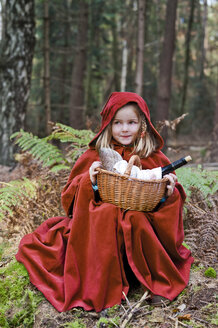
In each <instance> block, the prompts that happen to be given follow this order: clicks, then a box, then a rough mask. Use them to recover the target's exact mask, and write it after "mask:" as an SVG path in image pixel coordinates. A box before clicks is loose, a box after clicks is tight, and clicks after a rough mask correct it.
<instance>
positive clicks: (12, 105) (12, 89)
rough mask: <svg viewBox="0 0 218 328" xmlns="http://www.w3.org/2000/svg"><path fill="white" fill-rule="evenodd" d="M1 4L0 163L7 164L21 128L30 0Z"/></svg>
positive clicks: (29, 54) (29, 53) (30, 48)
mask: <svg viewBox="0 0 218 328" xmlns="http://www.w3.org/2000/svg"><path fill="white" fill-rule="evenodd" d="M2 4H3V6H4V20H3V24H4V26H3V31H4V33H3V35H2V39H1V43H0V58H1V65H0V90H1V93H0V141H1V142H0V163H2V164H7V165H9V164H10V165H11V164H12V163H13V161H14V158H13V152H14V145H13V144H12V142H11V141H10V136H11V135H12V133H13V132H15V131H17V130H19V129H20V128H24V124H25V117H26V107H27V102H28V98H29V90H30V81H31V69H32V58H33V54H34V43H35V35H34V26H35V23H34V0H11V1H5V2H2Z"/></svg>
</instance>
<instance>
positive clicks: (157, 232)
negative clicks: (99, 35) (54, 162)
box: [16, 144, 193, 312]
mask: <svg viewBox="0 0 218 328" xmlns="http://www.w3.org/2000/svg"><path fill="white" fill-rule="evenodd" d="M115 150H116V151H118V152H119V153H120V154H121V155H122V157H123V158H124V159H125V160H127V161H128V160H129V158H130V157H131V155H132V148H131V147H123V146H122V145H119V144H115ZM98 159H99V156H98V153H97V152H96V150H95V149H94V148H93V146H92V145H91V146H90V149H89V150H87V151H86V152H85V153H84V154H83V155H82V156H81V157H80V158H79V160H78V161H77V162H76V164H75V165H74V167H73V169H72V171H71V174H70V176H69V179H68V182H67V184H66V186H65V188H64V190H63V192H62V204H63V207H64V209H65V211H66V214H67V215H68V216H66V217H55V218H50V219H48V220H46V221H45V222H44V223H43V224H42V225H41V226H40V227H38V228H37V229H36V230H35V231H34V232H33V233H31V234H29V235H26V236H24V238H23V239H22V240H21V243H20V246H19V250H18V253H17V255H16V258H17V260H18V261H20V262H22V263H23V264H24V265H25V267H26V268H27V270H28V272H29V276H30V280H31V282H32V283H33V284H34V285H35V286H36V287H37V288H38V289H39V290H40V291H41V292H42V293H43V294H44V295H45V297H46V298H47V299H48V300H49V302H50V303H51V304H53V306H54V307H55V308H56V309H57V310H58V311H60V312H61V311H67V310H69V309H71V308H72V307H78V306H79V307H83V308H84V309H85V310H93V309H94V310H95V311H97V312H98V311H101V310H102V309H105V308H108V307H111V306H113V305H115V304H120V303H121V300H122V297H123V294H122V292H123V291H124V292H125V293H126V294H127V293H128V290H129V287H130V283H131V282H130V281H129V276H128V274H127V272H126V270H125V265H124V256H126V258H127V260H128V264H129V266H130V267H131V269H132V271H133V273H134V274H135V276H136V277H137V279H138V281H139V282H140V283H141V284H142V285H143V286H144V287H145V288H148V289H149V290H150V291H151V293H153V294H157V295H161V296H164V297H166V298H168V299H170V300H173V299H174V298H175V297H176V296H177V295H178V294H179V293H180V292H181V291H182V290H183V289H184V288H185V287H186V285H187V283H188V280H189V272H190V266H191V263H192V262H193V258H192V256H191V253H190V251H189V250H188V249H186V248H185V247H184V246H183V245H182V242H183V239H184V230H183V220H182V207H183V203H184V200H185V193H184V190H183V188H182V186H181V185H180V184H179V183H177V185H176V188H175V190H174V193H173V195H172V196H170V197H168V199H167V200H166V202H165V203H163V204H162V205H161V206H160V207H159V209H158V210H157V211H154V212H147V213H145V212H137V211H124V210H122V209H120V208H118V207H116V206H114V205H111V204H107V203H103V202H98V203H96V202H95V200H94V195H93V190H92V186H91V181H90V178H89V172H88V170H89V167H90V165H91V164H92V162H93V161H95V160H98ZM141 162H142V167H143V169H146V168H154V167H158V166H164V165H166V164H168V163H169V160H168V159H167V158H166V156H164V155H163V154H162V152H161V151H160V150H157V151H156V152H154V153H153V154H152V155H151V156H149V157H148V158H146V159H145V158H144V159H142V160H141ZM69 216H72V218H70V217H69Z"/></svg>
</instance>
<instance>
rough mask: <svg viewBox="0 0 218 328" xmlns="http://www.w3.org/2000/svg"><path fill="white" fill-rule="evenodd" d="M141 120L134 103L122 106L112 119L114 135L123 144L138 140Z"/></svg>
mask: <svg viewBox="0 0 218 328" xmlns="http://www.w3.org/2000/svg"><path fill="white" fill-rule="evenodd" d="M140 126H141V121H140V118H139V114H138V111H137V109H136V108H135V106H134V105H131V104H129V105H128V104H127V105H126V106H124V107H122V108H120V109H119V110H118V111H117V113H116V115H115V116H114V119H113V121H112V136H113V138H114V139H115V140H116V141H117V142H119V143H120V144H122V145H130V144H132V143H134V141H135V140H136V138H137V136H138V133H139V129H140Z"/></svg>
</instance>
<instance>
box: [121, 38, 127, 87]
mask: <svg viewBox="0 0 218 328" xmlns="http://www.w3.org/2000/svg"><path fill="white" fill-rule="evenodd" d="M127 60H128V48H127V41H126V40H123V51H122V69H121V85H120V90H121V91H122V92H124V91H126V76H127Z"/></svg>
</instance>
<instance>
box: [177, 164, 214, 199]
mask: <svg viewBox="0 0 218 328" xmlns="http://www.w3.org/2000/svg"><path fill="white" fill-rule="evenodd" d="M176 174H177V177H178V180H179V182H181V184H182V185H183V187H184V189H185V191H186V194H187V196H188V197H190V196H191V192H192V191H191V189H192V187H196V188H197V189H199V190H200V191H201V192H202V194H203V195H204V197H205V198H206V197H207V196H208V195H209V194H211V195H213V194H215V192H217V190H218V183H217V178H218V171H207V170H202V169H200V168H195V169H193V168H190V167H188V168H180V169H178V170H177V171H176Z"/></svg>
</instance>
